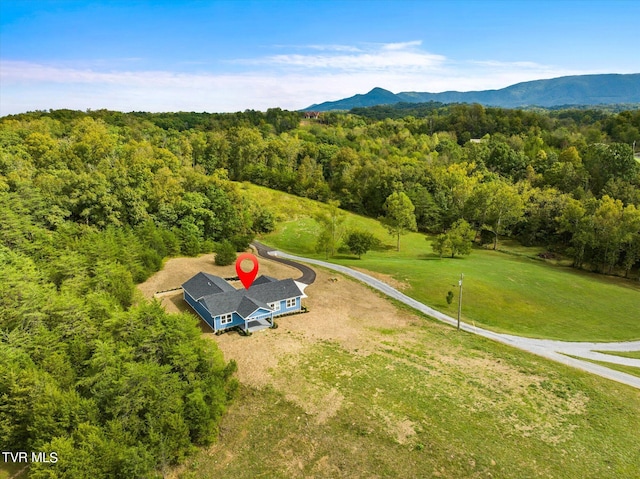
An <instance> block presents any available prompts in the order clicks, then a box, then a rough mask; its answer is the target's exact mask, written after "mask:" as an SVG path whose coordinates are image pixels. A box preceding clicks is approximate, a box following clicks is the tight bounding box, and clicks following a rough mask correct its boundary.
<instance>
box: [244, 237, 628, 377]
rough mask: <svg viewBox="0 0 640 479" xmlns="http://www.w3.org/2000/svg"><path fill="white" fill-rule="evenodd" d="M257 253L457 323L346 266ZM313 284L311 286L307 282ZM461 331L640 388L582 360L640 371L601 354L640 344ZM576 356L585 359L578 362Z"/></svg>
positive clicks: (619, 374)
mask: <svg viewBox="0 0 640 479" xmlns="http://www.w3.org/2000/svg"><path fill="white" fill-rule="evenodd" d="M252 244H253V245H254V246H255V248H256V250H257V251H258V254H259V255H260V256H262V257H265V258H269V259H272V260H274V261H278V262H281V263H284V264H287V265H289V266H293V267H294V268H297V269H299V270H300V271H302V272H303V276H302V277H301V278H300V279H298V280H297V281H300V282H303V283H305V282H306V281H305V280H303V278H304V279H306V280H309V278H311V276H310V275H309V276H305V271H306V270H307V269H308V270H311V268H309V267H308V266H305V265H303V264H300V263H299V262H304V263H307V264H313V265H317V266H322V267H323V268H327V269H331V270H334V271H338V272H340V273H342V274H345V275H347V276H351V277H352V278H355V279H357V280H358V281H361V282H363V283H365V284H367V285H369V286H371V287H372V288H374V289H377V290H378V291H380V292H382V293H384V294H386V295H387V296H389V297H391V298H393V299H396V300H398V301H401V302H402V303H404V304H406V305H408V306H411V307H412V308H414V309H416V310H418V311H420V312H421V313H424V314H426V315H428V316H431V317H433V318H435V319H437V320H439V321H442V322H444V323H447V324H449V325H451V326H456V325H457V323H458V321H457V319H455V318H452V317H451V316H449V315H446V314H444V313H441V312H440V311H437V310H435V309H433V308H431V307H429V306H427V305H426V304H423V303H421V302H419V301H416V300H415V299H413V298H410V297H409V296H407V295H406V294H403V293H401V292H400V291H398V290H397V289H395V288H392V287H391V286H389V285H388V284H386V283H384V282H382V281H380V280H378V279H376V278H374V277H372V276H369V275H368V274H366V273H362V272H360V271H356V270H354V269H351V268H349V267H347V266H342V265H339V264H333V263H328V262H326V261H321V260H317V259H311V258H305V257H302V256H295V255H292V254H288V253H284V252H282V251H278V250H275V249H273V248H270V247H268V246H266V245H263V244H262V243H258V242H254V243H252ZM311 271H312V273H313V278H312V279H311V282H313V281H314V280H315V272H313V270H311ZM306 284H311V283H306ZM460 329H463V330H464V331H467V332H469V333H472V334H477V335H479V336H483V337H485V338H488V339H492V340H494V341H498V342H500V343H503V344H508V345H509V346H513V347H516V348H518V349H521V350H523V351H528V352H530V353H533V354H536V355H538V356H542V357H545V358H548V359H551V360H553V361H556V362H559V363H562V364H566V365H568V366H573V367H575V368H578V369H581V370H583V371H587V372H590V373H593V374H597V375H598V376H602V377H604V378H607V379H611V380H613V381H617V382H619V383H622V384H626V385H628V386H631V387H634V388H637V389H640V377H637V376H633V375H631V374H627V373H623V372H620V371H615V370H613V369H610V368H608V367H605V366H602V365H599V364H594V363H591V362H588V361H583V360H582V359H588V360H595V361H602V362H608V363H612V364H619V365H625V366H635V367H639V368H640V359H632V358H624V357H620V356H613V355H610V354H603V353H601V352H599V351H611V352H624V351H638V350H640V341H629V342H618V343H583V342H570V341H556V340H550V339H534V338H526V337H522V336H514V335H511V334H503V333H496V332H494V331H489V330H488V329H483V328H478V327H476V326H474V325H471V324H468V323H465V322H461V323H460ZM571 356H577V357H579V358H582V359H577V358H576V357H571Z"/></svg>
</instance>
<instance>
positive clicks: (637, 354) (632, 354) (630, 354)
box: [600, 351, 640, 359]
mask: <svg viewBox="0 0 640 479" xmlns="http://www.w3.org/2000/svg"><path fill="white" fill-rule="evenodd" d="M600 352H601V353H603V354H610V355H612V356H622V357H623V358H632V359H640V351H600Z"/></svg>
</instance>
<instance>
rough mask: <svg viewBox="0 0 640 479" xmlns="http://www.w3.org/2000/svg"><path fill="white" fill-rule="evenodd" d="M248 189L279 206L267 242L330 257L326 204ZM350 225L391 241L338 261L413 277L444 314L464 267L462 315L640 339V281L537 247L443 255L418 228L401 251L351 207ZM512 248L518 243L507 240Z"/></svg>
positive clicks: (413, 284)
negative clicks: (319, 243)
mask: <svg viewBox="0 0 640 479" xmlns="http://www.w3.org/2000/svg"><path fill="white" fill-rule="evenodd" d="M243 193H244V194H246V195H248V196H251V197H253V198H255V199H258V200H259V201H260V202H261V203H262V204H263V205H265V206H267V207H268V208H269V209H271V210H272V211H274V212H276V214H277V218H278V224H277V228H276V230H275V231H274V232H273V233H270V234H268V235H265V236H264V237H262V238H261V240H262V241H264V242H265V243H268V244H270V245H273V246H275V247H278V248H280V249H282V250H284V251H288V252H291V253H297V254H301V255H305V256H311V257H316V258H320V259H322V258H323V255H320V254H317V253H315V251H314V245H315V241H316V237H317V233H318V231H319V230H318V228H319V227H318V224H317V223H316V222H315V220H314V219H313V216H314V214H316V213H317V212H319V211H322V210H323V209H324V208H325V205H323V204H321V203H317V202H314V201H311V200H307V199H304V198H298V197H295V196H292V195H287V194H285V193H281V192H277V191H273V190H269V189H266V188H261V187H257V186H254V185H249V184H244V185H243ZM344 227H345V229H349V228H358V229H363V230H367V231H370V232H372V233H373V234H375V235H376V236H377V237H378V238H379V239H380V240H382V242H383V244H384V245H385V247H383V248H380V249H379V250H378V251H371V252H369V253H367V254H366V255H364V256H363V257H362V259H361V260H358V259H356V258H355V257H353V256H351V255H348V254H346V255H338V256H336V257H334V258H331V259H330V260H331V261H333V262H336V263H340V264H344V265H347V266H352V267H356V268H364V269H367V270H371V271H377V272H380V273H385V274H389V275H392V276H393V277H394V278H395V279H396V280H398V281H400V282H403V283H406V284H407V289H405V290H404V292H405V293H406V294H408V295H409V296H412V297H414V298H416V299H418V300H420V301H423V302H425V303H426V304H429V305H430V306H433V307H435V308H437V309H439V310H441V311H443V312H445V313H448V314H450V315H455V314H456V312H457V305H456V301H457V296H456V300H455V301H454V304H452V305H448V304H447V303H446V300H445V298H446V295H447V292H448V291H449V290H451V291H453V292H454V293H456V294H457V280H458V278H459V277H460V273H464V275H465V282H464V294H463V299H464V301H463V317H464V319H465V320H466V321H468V322H471V323H476V324H478V325H482V326H485V327H488V328H490V329H493V330H495V331H502V332H510V333H515V334H520V335H525V336H531V337H545V338H554V339H565V340H575V341H614V340H631V339H639V338H640V321H638V317H637V314H633V311H637V309H638V304H640V284H638V283H635V282H630V281H625V280H622V279H619V278H611V277H605V276H602V275H596V274H590V273H586V272H582V271H576V270H574V269H571V268H568V267H562V266H558V265H552V264H549V263H546V262H543V261H540V260H537V259H535V255H536V253H537V252H538V251H539V250H537V249H535V248H523V247H517V246H515V247H507V248H506V249H507V251H508V252H501V251H491V250H486V249H481V248H476V249H474V251H473V252H472V254H471V255H470V256H468V257H465V258H456V259H440V258H438V257H436V256H435V255H434V254H433V253H432V252H431V245H430V242H429V241H425V236H424V235H422V234H418V233H410V234H408V235H406V236H404V237H402V239H401V251H400V252H396V251H395V250H394V249H393V245H394V244H395V242H394V239H393V238H391V237H390V236H389V235H388V234H387V232H386V230H385V229H384V228H383V227H382V226H381V225H380V223H379V222H377V221H375V220H372V219H369V218H364V217H361V216H357V215H353V214H350V213H346V219H345V222H344ZM506 245H507V246H511V245H509V244H508V243H506Z"/></svg>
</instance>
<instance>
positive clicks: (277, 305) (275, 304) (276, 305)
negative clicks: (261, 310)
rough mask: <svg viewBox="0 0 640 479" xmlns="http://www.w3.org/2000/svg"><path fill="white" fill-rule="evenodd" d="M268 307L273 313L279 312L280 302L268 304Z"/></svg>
mask: <svg viewBox="0 0 640 479" xmlns="http://www.w3.org/2000/svg"><path fill="white" fill-rule="evenodd" d="M269 307H270V308H271V309H273V310H274V311H280V301H277V302H275V303H269Z"/></svg>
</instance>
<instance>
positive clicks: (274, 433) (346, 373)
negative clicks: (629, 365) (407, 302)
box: [180, 321, 640, 479]
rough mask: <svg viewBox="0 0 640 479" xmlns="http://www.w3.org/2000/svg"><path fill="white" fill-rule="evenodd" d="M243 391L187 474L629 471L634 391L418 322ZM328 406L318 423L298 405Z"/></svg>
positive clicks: (568, 474)
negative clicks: (371, 348) (368, 348)
mask: <svg viewBox="0 0 640 479" xmlns="http://www.w3.org/2000/svg"><path fill="white" fill-rule="evenodd" d="M377 333H378V334H379V339H380V343H379V344H380V346H379V348H378V349H377V351H375V352H373V353H372V354H369V355H363V354H359V353H358V352H357V351H347V350H345V349H344V348H342V347H340V346H339V345H337V344H334V343H332V342H321V343H316V344H314V345H310V346H309V347H308V348H306V349H305V350H304V351H303V352H302V353H301V354H299V355H295V354H293V355H292V356H291V357H290V358H289V360H283V361H281V362H280V363H279V364H278V368H277V370H273V371H272V375H273V380H272V381H271V386H268V387H266V388H263V389H253V388H248V387H243V388H242V389H241V394H240V397H239V398H238V399H237V401H236V402H235V404H234V405H233V407H232V408H231V409H230V411H229V412H228V414H227V415H226V416H225V419H224V421H223V424H222V427H221V430H222V435H221V439H220V442H219V444H218V445H216V446H214V447H213V448H212V449H211V450H209V451H203V452H202V453H200V454H199V455H198V456H197V457H196V458H195V459H194V461H193V462H192V463H191V465H190V466H187V467H186V468H185V471H184V473H183V474H181V475H180V477H181V478H184V479H192V478H210V477H218V478H222V479H224V478H239V477H243V478H244V477H247V478H248V477H269V478H303V477H304V478H308V477H316V478H338V477H348V478H372V477H443V478H461V477H465V478H480V477H483V478H484V477H500V478H525V477H526V478H533V477H555V478H594V479H595V478H598V479H600V478H608V477H611V478H613V477H616V478H617V477H620V478H622V477H624V478H634V477H640V476H639V472H638V471H640V436H639V435H638V434H637V431H638V428H640V392H639V391H637V390H634V389H632V388H629V387H626V386H623V385H618V384H616V383H612V382H610V381H607V380H604V379H601V378H598V377H596V376H591V375H589V374H586V373H583V372H580V371H577V370H574V369H571V368H567V367H564V366H561V365H558V364H555V363H550V362H549V361H546V360H544V359H541V358H537V357H535V356H532V355H529V354H527V353H524V352H520V351H517V350H514V349H511V348H508V347H506V346H503V345H500V344H495V343H493V342H491V341H488V340H486V339H484V338H480V337H475V336H473V335H469V334H464V333H462V334H458V333H456V332H455V331H454V330H452V329H451V328H448V327H446V326H443V325H440V324H437V323H433V322H430V321H418V322H415V323H414V324H413V325H410V326H408V327H406V328H404V329H399V330H381V331H377ZM327 403H333V404H335V408H336V409H337V412H336V413H335V415H333V416H330V417H329V418H328V419H327V420H325V421H322V420H318V416H316V415H314V414H310V413H308V412H306V411H305V407H303V406H302V404H311V405H312V406H311V407H310V408H309V409H314V407H320V406H322V405H326V404H327Z"/></svg>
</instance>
